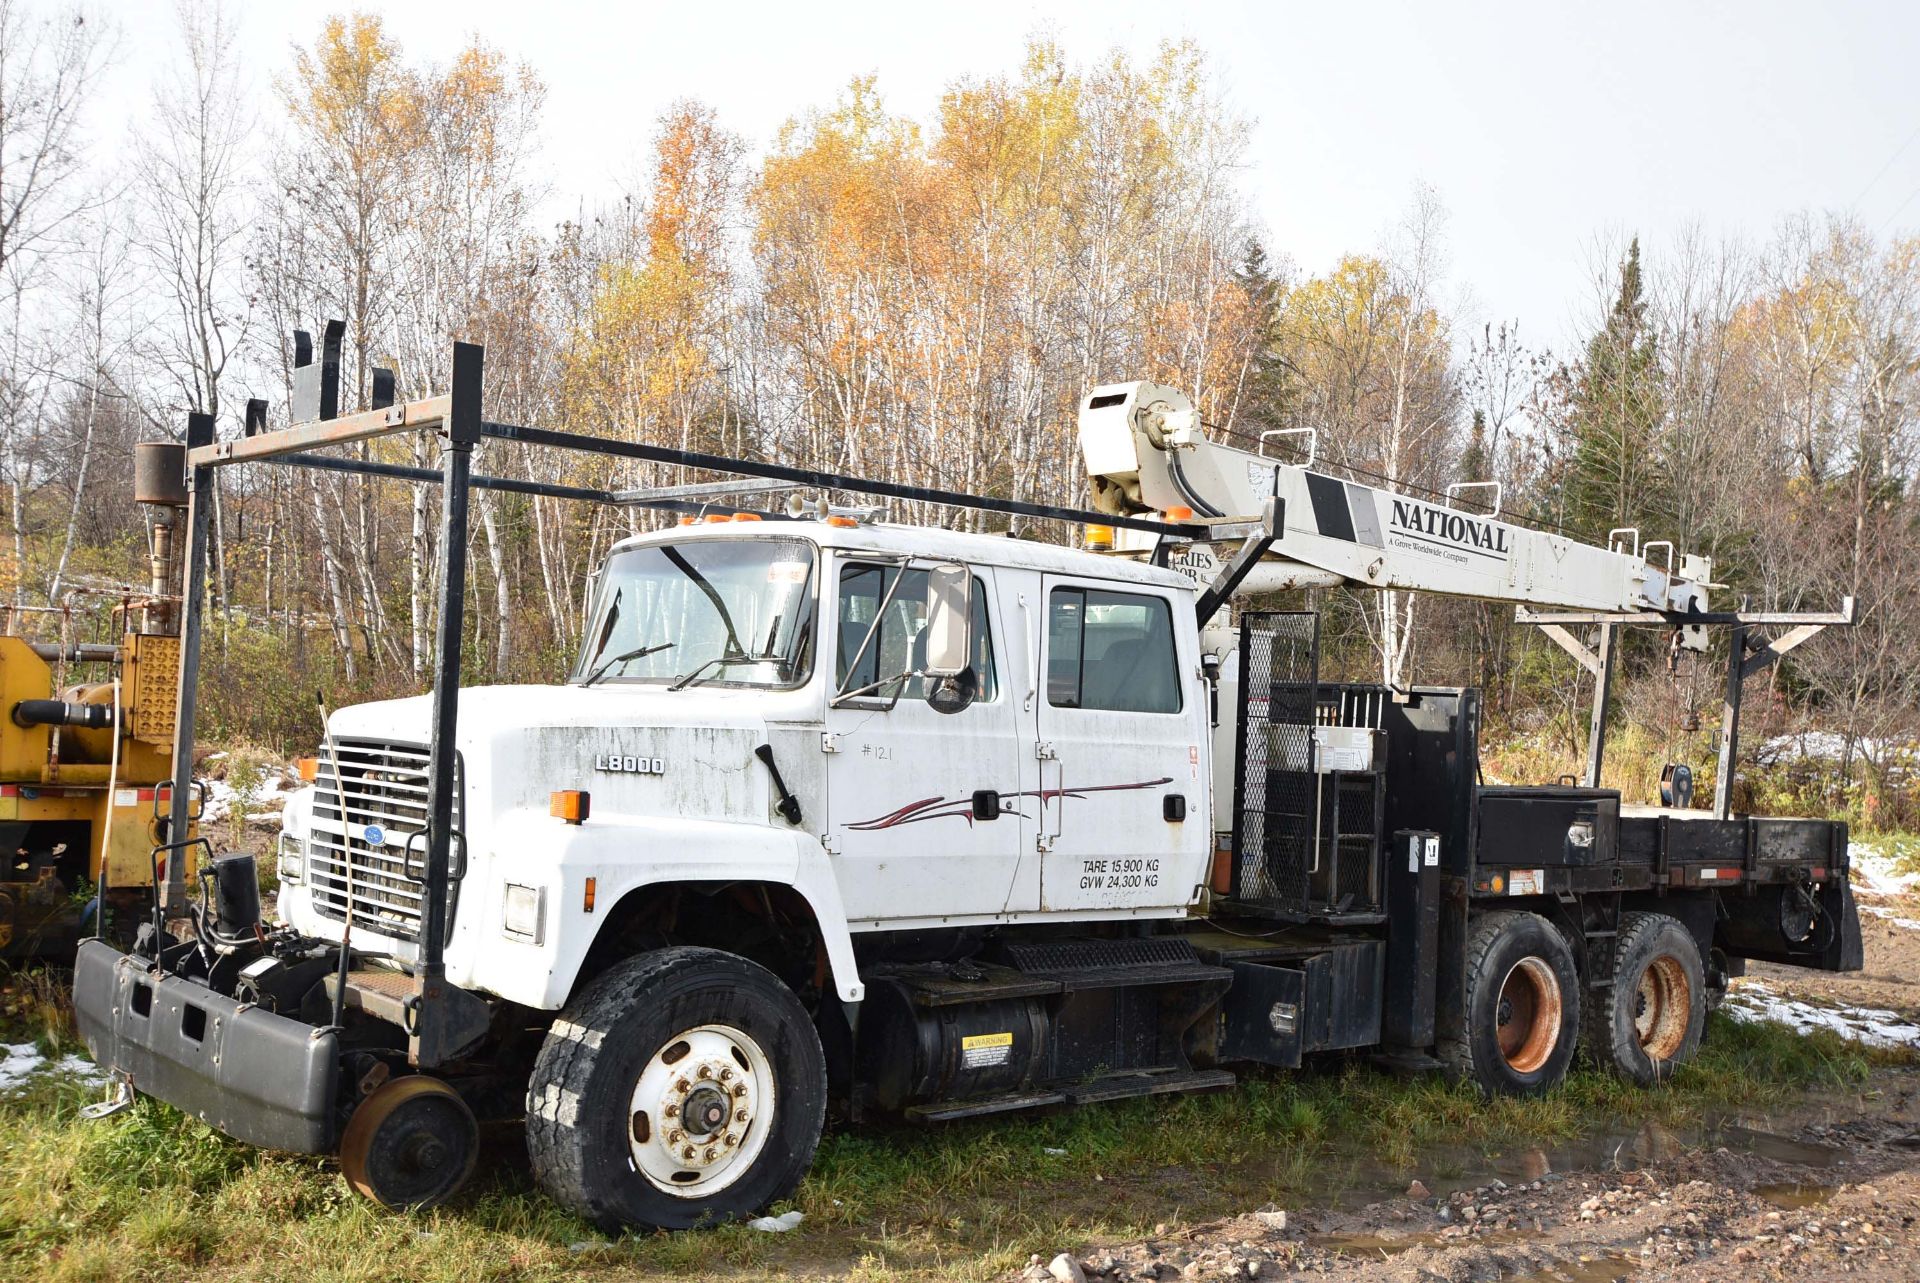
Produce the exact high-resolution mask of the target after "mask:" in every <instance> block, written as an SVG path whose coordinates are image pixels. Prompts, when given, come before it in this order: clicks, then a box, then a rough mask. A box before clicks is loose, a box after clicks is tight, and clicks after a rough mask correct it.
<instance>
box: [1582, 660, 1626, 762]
mask: <svg viewBox="0 0 1920 1283" xmlns="http://www.w3.org/2000/svg"><path fill="white" fill-rule="evenodd" d="M1618 627H1619V625H1617V624H1602V625H1600V671H1599V672H1597V673H1595V674H1594V675H1593V723H1592V725H1590V726H1589V727H1588V728H1587V780H1586V784H1587V787H1588V788H1590V789H1597V788H1599V787H1600V767H1601V764H1602V763H1603V762H1604V761H1605V759H1606V755H1607V703H1608V701H1609V700H1611V699H1612V698H1613V634H1614V631H1615V630H1616V629H1617V628H1618Z"/></svg>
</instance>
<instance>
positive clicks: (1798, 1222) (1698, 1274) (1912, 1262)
mask: <svg viewBox="0 0 1920 1283" xmlns="http://www.w3.org/2000/svg"><path fill="white" fill-rule="evenodd" d="M1861 909H1862V913H1861V925H1862V929H1863V935H1864V937H1865V944H1866V953H1867V956H1866V967H1865V969H1864V970H1863V971H1861V972H1859V973H1857V974H1854V975H1838V976H1835V975H1823V974H1820V973H1811V972H1804V971H1798V970H1795V969H1793V968H1786V967H1771V966H1755V967H1754V969H1753V975H1752V982H1753V984H1754V990H1753V992H1751V993H1750V994H1749V995H1748V1002H1749V1005H1750V1006H1756V1007H1757V1006H1761V1005H1767V1004H1771V1005H1773V1006H1774V1007H1775V1008H1778V1007H1779V1005H1780V1004H1781V1003H1783V1002H1784V1003H1787V1004H1790V1005H1791V1004H1798V1005H1799V1007H1800V1009H1801V1011H1802V1013H1803V1014H1805V1013H1806V1012H1807V1011H1808V1010H1809V1009H1813V1010H1814V1011H1815V1013H1816V1014H1817V1015H1818V1016H1820V1017H1821V1018H1819V1019H1809V1020H1806V1021H1803V1022H1802V1023H1807V1024H1824V1025H1826V1026H1827V1027H1832V1028H1836V1029H1839V1030H1840V1031H1841V1032H1842V1033H1843V1034H1844V1033H1847V1032H1848V1031H1849V1029H1850V1028H1854V1029H1857V1031H1859V1036H1866V1033H1867V1032H1868V1031H1870V1030H1872V1029H1875V1028H1885V1027H1886V1022H1885V1021H1884V1020H1879V1019H1876V1020H1868V1019H1864V1018H1862V1009H1864V1008H1872V1009H1875V1014H1876V1016H1878V1017H1888V1016H1891V1017H1897V1018H1898V1019H1899V1020H1900V1021H1902V1022H1904V1024H1905V1025H1906V1026H1911V1025H1913V1024H1916V1023H1920V895H1916V894H1915V893H1914V892H1913V891H1912V890H1911V889H1909V888H1907V887H1904V886H1902V887H1898V888H1893V887H1889V888H1886V890H1885V891H1884V892H1882V893H1876V892H1874V891H1871V890H1870V891H1868V892H1867V893H1865V894H1863V895H1862V896H1861ZM1737 993H1738V986H1737V987H1736V994H1737ZM1736 1000H1737V999H1736ZM1835 1017H1840V1018H1839V1019H1836V1018H1835ZM1775 1125H1776V1126H1779V1124H1777V1123H1776V1124H1775ZM1591 1157H1592V1161H1590V1162H1588V1163H1586V1164H1584V1165H1583V1169H1582V1170H1574V1171H1564V1170H1563V1171H1548V1170H1544V1169H1545V1168H1546V1167H1547V1166H1550V1164H1547V1163H1545V1162H1542V1163H1541V1164H1540V1168H1541V1170H1537V1171H1528V1172H1526V1173H1525V1178H1524V1179H1516V1178H1515V1173H1512V1172H1509V1174H1508V1175H1509V1179H1508V1180H1504V1181H1503V1180H1499V1179H1493V1178H1492V1177H1491V1176H1490V1175H1484V1176H1480V1177H1469V1178H1468V1179H1469V1180H1482V1181H1485V1183H1483V1184H1474V1185H1470V1186H1468V1187H1465V1188H1461V1189H1457V1190H1448V1191H1446V1192H1444V1193H1443V1194H1440V1195H1436V1194H1433V1193H1431V1192H1430V1191H1429V1190H1428V1189H1427V1188H1426V1186H1424V1185H1422V1184H1421V1183H1420V1182H1418V1181H1415V1182H1414V1183H1413V1185H1412V1186H1410V1187H1409V1188H1408V1189H1407V1191H1406V1192H1405V1193H1404V1194H1403V1195H1401V1196H1399V1197H1396V1198H1389V1199H1384V1200H1381V1201H1378V1202H1374V1203H1370V1204H1368V1205H1366V1206H1364V1207H1359V1208H1349V1209H1338V1208H1312V1207H1306V1208H1294V1209H1280V1208H1273V1207H1269V1208H1264V1209H1260V1210H1253V1211H1249V1212H1247V1213H1246V1214H1244V1215H1241V1216H1236V1217H1232V1218H1228V1219H1225V1220H1218V1221H1210V1222H1206V1223H1204V1224H1193V1225H1162V1226H1158V1227H1156V1230H1155V1234H1154V1236H1153V1237H1152V1238H1149V1239H1145V1240H1141V1241H1136V1242H1127V1243H1111V1244H1095V1245H1091V1246H1087V1247H1083V1248H1082V1250H1080V1251H1079V1252H1078V1253H1077V1254H1066V1253H1062V1254H1059V1255H1056V1256H1054V1257H1051V1258H1043V1257H1038V1256H1036V1257H1035V1258H1033V1260H1032V1262H1031V1263H1030V1264H1029V1266H1028V1267H1027V1269H1026V1270H1025V1271H1024V1272H1022V1273H1020V1274H1017V1275H1015V1276H1013V1277H1014V1278H1018V1279H1022V1280H1030V1281H1032V1283H1044V1281H1046V1280H1060V1281H1061V1283H1081V1280H1088V1281H1090V1283H1104V1281H1106V1280H1112V1281H1113V1283H1132V1281H1133V1280H1142V1279H1254V1278H1280V1277H1290V1276H1297V1275H1308V1276H1312V1277H1315V1278H1325V1279H1332V1280H1392V1281H1394V1283H1481V1281H1483V1280H1485V1281H1491V1280H1495V1279H1513V1280H1528V1281H1539V1283H1606V1281H1611V1280H1626V1279H1632V1280H1635V1281H1636V1283H1640V1281H1645V1283H1654V1281H1656V1280H1676V1281H1683V1283H1707V1281H1708V1280H1712V1281H1714V1283H1720V1281H1721V1280H1727V1279H1738V1280H1742V1281H1743V1283H1747V1281H1751V1283H1761V1281H1763V1280H1765V1281H1772V1280H1828V1279H1843V1278H1844V1279H1860V1280H1867V1281H1870V1283H1894V1281H1895V1280H1898V1281H1899V1283H1912V1281H1913V1280H1916V1279H1920V1072H1916V1071H1914V1070H1904V1069H1886V1070H1881V1071H1877V1072H1876V1074H1875V1076H1874V1081H1873V1082H1872V1083H1871V1084H1870V1085H1869V1087H1868V1088H1867V1090H1865V1091H1863V1092H1861V1093H1860V1094H1859V1095H1858V1096H1857V1097H1854V1098H1853V1099H1851V1100H1850V1101H1848V1102H1845V1103H1843V1104H1842V1105H1840V1106H1839V1107H1838V1108H1835V1107H1833V1105H1832V1104H1831V1103H1829V1105H1828V1107H1827V1108H1826V1109H1824V1110H1821V1111H1819V1112H1818V1113H1817V1114H1815V1115H1814V1116H1812V1117H1810V1118H1808V1119H1807V1120H1806V1121H1803V1122H1801V1123H1799V1124H1798V1125H1788V1126H1785V1127H1784V1128H1783V1129H1782V1131H1781V1133H1779V1134H1776V1133H1763V1132H1745V1131H1742V1129H1740V1128H1723V1129H1721V1130H1720V1131H1719V1132H1718V1133H1716V1134H1715V1135H1714V1137H1713V1139H1712V1141H1710V1142H1709V1143H1707V1144H1705V1145H1701V1146H1697V1147H1694V1148H1688V1147H1687V1146H1685V1145H1684V1144H1681V1143H1678V1142H1676V1141H1675V1140H1674V1138H1672V1137H1671V1136H1669V1135H1666V1134H1664V1133H1661V1132H1660V1130H1659V1129H1658V1128H1649V1129H1642V1134H1641V1135H1640V1136H1639V1137H1637V1138H1635V1139H1634V1140H1632V1141H1630V1142H1628V1143H1626V1144H1624V1145H1620V1146H1618V1147H1617V1148H1615V1149H1614V1150H1612V1151H1611V1152H1604V1151H1603V1152H1599V1153H1595V1154H1594V1155H1592V1156H1591ZM1063 1246H1065V1245H1063Z"/></svg>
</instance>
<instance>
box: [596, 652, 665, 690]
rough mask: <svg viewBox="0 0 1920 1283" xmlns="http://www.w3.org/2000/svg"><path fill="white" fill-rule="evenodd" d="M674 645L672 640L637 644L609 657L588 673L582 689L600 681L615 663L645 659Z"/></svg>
mask: <svg viewBox="0 0 1920 1283" xmlns="http://www.w3.org/2000/svg"><path fill="white" fill-rule="evenodd" d="M672 645H673V643H672V642H661V643H659V644H658V645H656V646H635V647H634V648H633V649H632V650H630V651H627V652H625V653H624V654H620V655H615V656H614V657H613V658H612V659H609V660H608V661H607V662H606V663H604V664H602V665H600V667H598V668H596V669H594V670H593V671H592V672H591V673H588V674H587V680H586V681H584V682H581V683H580V689H581V690H585V689H586V688H587V687H589V686H591V685H593V684H594V683H595V682H597V681H599V680H600V679H601V678H602V677H605V676H606V675H607V672H608V670H610V669H611V668H612V667H613V666H614V665H615V664H624V663H626V662H627V661H629V660H634V659H645V658H646V657H647V656H648V655H657V654H659V653H660V652H661V651H663V650H667V649H669V648H671V647H672Z"/></svg>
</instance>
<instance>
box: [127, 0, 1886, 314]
mask: <svg viewBox="0 0 1920 1283" xmlns="http://www.w3.org/2000/svg"><path fill="white" fill-rule="evenodd" d="M359 7H360V8H363V9H368V10H372V11H376V12H379V13H381V14H382V15H383V16H384V17H385V19H386V23H387V27H388V29H389V31H390V32H391V33H392V34H393V35H394V36H395V37H396V38H397V39H398V40H399V41H400V42H401V43H402V45H403V46H404V47H405V50H406V52H407V54H408V55H409V56H410V57H416V58H417V57H424V58H428V59H433V60H438V61H444V60H446V59H447V58H449V57H451V56H452V55H453V54H454V53H455V52H456V51H457V50H458V49H459V48H460V47H461V46H462V45H463V44H464V43H466V42H467V41H468V40H469V39H470V38H471V37H472V36H474V35H476V34H477V35H478V36H480V37H481V38H483V39H484V40H485V41H486V42H488V43H489V44H491V45H493V46H495V47H497V48H499V49H501V50H503V51H504V52H506V53H507V54H508V55H509V56H510V57H512V58H514V59H517V60H524V61H526V62H528V63H530V64H532V65H533V67H534V68H535V69H536V70H537V71H538V72H539V74H540V76H541V77H542V78H543V79H544V80H545V82H546V84H547V86H548V99H547V110H546V114H545V146H544V149H543V150H544V154H545V160H546V164H547V166H548V174H547V178H548V181H549V182H550V183H551V184H552V186H553V188H554V190H555V193H556V198H555V200H556V203H555V207H554V215H555V217H558V216H560V215H561V214H563V213H565V212H566V211H567V210H569V209H571V208H572V207H573V205H574V203H575V202H576V201H577V200H578V199H579V198H580V197H586V198H588V199H593V198H597V197H600V196H604V195H606V194H608V193H609V192H610V191H611V190H612V188H613V186H614V183H615V181H616V179H617V178H618V177H620V176H622V175H625V174H628V173H632V172H634V170H635V163H634V160H635V157H636V155H637V154H638V153H639V152H640V151H641V150H642V149H643V148H644V147H645V146H646V143H647V141H648V138H649V136H650V134H651V132H652V128H653V122H654V120H655V118H656V117H657V116H658V115H659V114H660V112H661V110H662V109H663V108H664V107H665V106H666V105H667V104H668V103H670V102H672V101H673V100H674V99H676V98H680V97H685V96H692V97H697V98H701V99H703V100H705V101H707V102H709V103H711V104H713V105H714V106H715V107H716V108H717V109H718V111H719V113H720V115H721V117H722V119H723V120H724V121H725V122H726V123H727V124H728V125H729V126H730V127H731V128H733V129H735V130H736V131H738V132H740V133H741V134H743V135H745V136H746V138H747V139H748V142H749V145H750V146H751V147H753V148H754V149H755V150H756V151H757V150H758V149H759V148H760V147H762V146H764V144H765V143H766V141H767V140H768V139H769V138H771V136H772V135H773V133H774V131H775V130H776V129H777V128H778V127H779V125H780V124H781V122H782V121H784V120H785V119H786V118H787V117H789V116H791V115H794V114H795V113H797V112H799V111H802V110H804V109H806V108H808V107H812V106H818V105H824V104H827V103H829V102H831V100H832V99H833V97H834V96H835V95H836V94H837V93H838V92H839V90H840V89H841V88H842V87H843V86H844V85H845V84H846V83H847V81H848V80H849V79H850V78H851V77H853V76H855V75H860V74H864V73H877V75H878V76H879V83H880V88H881V91H882V93H883V95H884V96H885V98H886V100H887V102H888V104H889V105H890V106H891V107H892V108H893V109H894V110H896V111H899V112H903V113H906V114H909V115H913V116H916V117H919V118H922V119H925V118H926V117H927V116H928V115H929V114H930V112H931V110H932V108H933V107H934V106H935V104H936V103H937V101H938V99H939V96H940V93H941V90H942V89H943V87H944V86H945V85H946V84H947V83H948V82H949V81H951V80H952V79H954V78H955V77H957V76H960V75H963V74H969V73H972V74H990V73H995V72H1002V71H1009V70H1012V69H1013V68H1015V67H1016V66H1017V64H1018V60H1019V57H1020V53H1021V48H1022V44H1023V42H1024V40H1025V38H1026V37H1027V36H1028V35H1029V34H1030V33H1033V32H1036V31H1050V32H1052V33H1053V34H1055V35H1056V36H1057V37H1058V38H1059V39H1060V40H1061V41H1062V43H1063V44H1064V46H1065V47H1066V49H1067V51H1068V53H1069V55H1070V56H1071V57H1073V58H1075V59H1084V58H1087V57H1090V56H1092V55H1094V54H1095V53H1097V52H1098V51H1100V50H1102V49H1105V48H1107V47H1110V46H1113V45H1120V46H1123V47H1125V48H1127V49H1130V50H1133V51H1136V52H1137V53H1140V54H1142V55H1145V54H1149V53H1150V52H1151V51H1152V50H1153V48H1154V47H1155V46H1156V45H1157V44H1158V42H1159V41H1161V40H1163V39H1167V38H1181V37H1191V38H1193V39H1194V40H1196V41H1197V42H1198V43H1199V44H1200V45H1201V47H1202V48H1204V49H1205V50H1207V51H1208V53H1209V54H1210V55H1211V56H1212V58H1213V59H1214V62H1215V65H1216V67H1217V68H1218V70H1219V73H1220V76H1221V79H1222V82H1223V85H1224V87H1225V89H1226V92H1227V94H1228V97H1229V99H1230V101H1231V103H1232V105H1233V106H1234V107H1235V108H1236V109H1237V110H1238V111H1239V112H1240V113H1241V114H1243V115H1245V116H1248V117H1250V118H1252V119H1253V120H1254V122H1255V127H1254V134H1253V145H1252V147H1251V149H1250V150H1249V152H1248V156H1247V162H1248V167H1247V172H1246V176H1245V181H1246V184H1247V188H1248V190H1249V192H1250V193H1251V194H1252V196H1253V201H1254V206H1255V209H1256V212H1257V214H1258V216H1259V218H1260V220H1261V222H1262V223H1263V224H1264V231H1265V236H1266V239H1267V242H1268V244H1269V245H1270V246H1271V247H1272V249H1273V250H1274V251H1275V252H1276V253H1279V254H1284V255H1286V256H1288V257H1290V258H1291V259H1292V260H1293V261H1294V262H1295V263H1296V264H1298V265H1299V266H1300V267H1301V268H1303V269H1305V270H1307V271H1317V270H1322V269H1324V268H1325V267H1327V266H1328V265H1329V264H1330V263H1331V262H1333V260H1334V259H1335V258H1336V257H1337V256H1338V255H1339V254H1341V253H1342V252H1345V251H1350V250H1365V249H1367V248H1369V247H1370V246H1373V245H1375V244H1378V243H1379V242H1380V240H1381V238H1382V236H1383V234H1384V233H1385V232H1386V231H1387V229H1388V228H1389V227H1390V226H1391V225H1392V224H1393V223H1394V222H1395V220H1396V218H1397V217H1398V215H1399V214H1400V212H1401V211H1402V210H1403V209H1404V208H1405V207H1406V205H1407V203H1408V200H1409V197H1410V194H1411V192H1412V190H1413V188H1414V185H1415V184H1416V183H1418V182H1425V183H1428V184H1431V185H1432V186H1433V187H1434V188H1435V189H1436V190H1437V191H1438V193H1439V195H1440V197H1441V200H1442V201H1443V203H1444V204H1445V206H1446V208H1447V210H1448V212H1449V215H1450V219H1449V224H1448V248H1449V258H1450V281H1451V284H1452V286H1453V290H1454V296H1455V297H1456V298H1459V299H1461V300H1463V301H1464V302H1465V305H1466V306H1467V308H1468V311H1467V314H1466V315H1465V316H1464V317H1463V318H1462V319H1463V320H1465V321H1467V322H1469V323H1477V322H1478V321H1481V320H1499V319H1502V318H1515V317H1517V318H1519V319H1520V321H1521V326H1522V335H1523V337H1525V338H1528V339H1530V340H1531V341H1532V342H1534V343H1541V342H1546V343H1551V344H1554V345H1555V346H1560V345H1562V344H1564V343H1565V342H1567V341H1568V340H1569V339H1570V338H1572V337H1574V336H1575V335H1577V334H1579V333H1580V332H1581V331H1582V330H1583V328H1584V324H1585V322H1586V320H1587V318H1588V317H1590V316H1591V315H1592V307H1593V303H1592V300H1593V296H1594V291H1593V287H1592V284H1591V281H1592V273H1591V265H1592V262H1593V248H1594V246H1595V244H1596V242H1597V239H1599V238H1603V237H1606V236H1609V235H1611V236H1614V237H1618V236H1622V235H1624V234H1626V233H1628V232H1636V231H1637V232H1638V233H1639V234H1640V235H1641V236H1642V238H1643V241H1644V242H1645V243H1646V245H1647V246H1648V248H1649V250H1650V252H1652V253H1654V254H1656V255H1657V253H1658V247H1659V246H1660V244H1661V243H1662V242H1663V241H1664V240H1666V239H1668V238H1670V237H1672V236H1673V235H1674V234H1675V232H1676V231H1677V230H1679V229H1681V228H1683V227H1685V226H1686V225H1688V224H1689V223H1697V224H1699V225H1700V226H1702V227H1704V228H1705V229H1706V230H1708V231H1709V232H1710V233H1712V234H1715V235H1720V234H1744V235H1747V236H1749V237H1752V238H1755V239H1761V238H1764V237H1765V236H1766V235H1767V234H1768V233H1769V232H1770V231H1771V229H1772V228H1773V227H1774V226H1775V224H1776V223H1777V222H1778V220H1779V219H1780V218H1781V217H1782V216H1783V215H1785V214H1788V213H1790V212H1792V211H1796V210H1800V209H1812V210H1814V211H1816V212H1819V211H1852V212H1854V213H1855V214H1857V215H1858V217H1859V218H1860V219H1861V220H1862V222H1863V223H1864V224H1865V225H1866V226H1867V228H1868V229H1869V230H1872V231H1876V232H1883V233H1885V232H1907V233H1911V232H1913V231H1915V230H1920V3H1915V2H1914V0H1905V2H1901V0H1877V2H1876V3H1847V2H1846V0H1828V2H1827V3H1805V2H1804V0H1803V2H1802V3H1783V2H1773V0H1747V2H1745V3H1684V2H1681V0H1670V2H1669V3H1641V2H1640V0H1612V2H1611V3H1608V4H1605V5H1590V4H1579V5H1576V4H1572V3H1564V2H1558V0H1532V2H1531V3H1501V4H1491V3H1489V4H1464V3H1460V4H1444V3H1407V4H1391V3H1351V2H1342V0H1332V2H1329V0H1317V2H1314V3H1305V4H1301V3H1293V2H1292V0H1287V2H1286V3H1280V2H1277V0H1276V2H1273V3H1266V4H1250V3H1217V4H1195V5H1190V6H1187V5H1180V4H1170V3H1160V4H1148V3H1144V2H1141V0H1104V2H1102V3H1073V4H1034V3H1022V2H1020V0H969V2H966V3H956V4H945V5H942V4H907V3H900V2H899V0H895V2H894V3H841V4H828V3H820V2H819V0H815V2H814V3H793V2H791V0H789V2H788V3H735V2H727V0H723V2H720V3H684V2H681V3H673V4H657V3H646V2H640V0H632V2H628V3H586V2H574V0H543V2H540V3H529V2H528V0H512V2H508V0H403V2H399V0H397V2H394V3H379V2H376V0H368V2H367V3H363V4H362V5H360V6H359ZM107 11H108V13H109V15H110V16H111V17H113V19H114V20H115V21H116V22H117V23H118V24H119V25H120V27H121V30H122V38H121V44H120V53H119V60H118V65H117V66H116V68H115V69H114V71H113V73H112V77H111V79H110V81H109V83H108V85H107V86H106V89H105V100H104V102H103V104H102V107H103V111H102V114H101V117H100V122H101V124H100V129H101V134H102V135H103V136H102V140H101V141H102V142H103V143H106V142H107V141H108V140H109V139H110V138H111V137H112V134H113V132H114V130H115V129H117V127H118V123H119V122H121V121H125V120H129V119H132V118H134V117H136V116H137V115H138V114H139V112H140V110H141V107H142V105H143V104H144V102H145V101H146V99H147V95H148V94H149V92H150V86H151V83H152V81H153V79H154V77H156V76H158V75H160V74H163V72H164V70H165V67H166V62H167V58H168V56H169V53H170V51H171V50H172V49H173V48H174V45H175V36H174V33H173V16H172V4H171V0H109V2H108V4H107ZM327 11H328V6H327V5H326V4H325V3H322V4H319V5H306V4H300V5H295V4H287V3H255V4H246V5H244V6H240V7H239V8H238V12H240V14H241V26H242V33H241V43H242V47H243V49H244V52H245V57H246V61H247V63H248V74H249V75H250V77H251V79H252V82H253V89H254V91H255V96H256V98H257V99H258V101H259V103H260V108H261V113H262V118H263V119H270V118H271V115H272V113H273V111H274V107H273V105H272V104H271V102H270V99H269V96H268V90H269V88H270V85H271V80H272V77H274V76H275V75H279V74H282V73H283V72H284V71H285V69H286V67H287V65H288V50H289V48H290V46H291V45H292V44H294V43H295V42H306V43H310V42H311V41H312V39H313V37H314V35H315V33H316V32H317V30H318V25H319V21H320V17H321V15H322V14H324V13H325V12H327Z"/></svg>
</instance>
